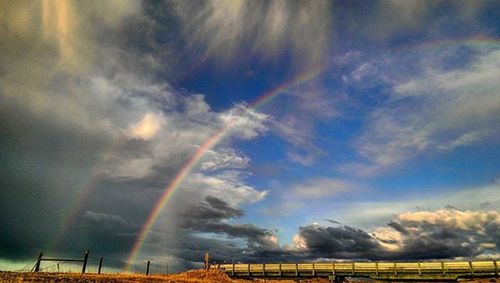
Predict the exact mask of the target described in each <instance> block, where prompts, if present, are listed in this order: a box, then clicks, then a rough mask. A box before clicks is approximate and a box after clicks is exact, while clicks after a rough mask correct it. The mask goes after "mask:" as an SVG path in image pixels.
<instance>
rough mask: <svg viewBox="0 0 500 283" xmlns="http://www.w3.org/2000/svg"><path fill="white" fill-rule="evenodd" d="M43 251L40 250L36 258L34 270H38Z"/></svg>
mask: <svg viewBox="0 0 500 283" xmlns="http://www.w3.org/2000/svg"><path fill="white" fill-rule="evenodd" d="M42 256H43V252H40V254H39V255H38V258H37V259H36V264H35V272H38V271H40V262H41V261H42Z"/></svg>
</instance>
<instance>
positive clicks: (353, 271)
mask: <svg viewBox="0 0 500 283" xmlns="http://www.w3.org/2000/svg"><path fill="white" fill-rule="evenodd" d="M355 273H356V271H355V270H354V261H353V262H352V275H354V274H355Z"/></svg>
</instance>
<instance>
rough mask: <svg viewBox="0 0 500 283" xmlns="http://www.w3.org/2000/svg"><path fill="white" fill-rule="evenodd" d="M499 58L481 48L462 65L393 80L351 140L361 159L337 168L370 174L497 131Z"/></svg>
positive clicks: (499, 82)
mask: <svg viewBox="0 0 500 283" xmlns="http://www.w3.org/2000/svg"><path fill="white" fill-rule="evenodd" d="M498 62H500V51H491V52H487V53H482V54H481V55H478V57H477V58H476V60H475V61H473V62H472V63H471V64H470V65H468V66H466V67H465V68H463V69H458V70H449V71H438V70H434V69H431V70H428V71H427V72H426V73H424V74H423V75H422V76H420V77H418V78H414V79H411V80H408V81H406V82H404V83H400V84H398V85H396V86H395V87H394V90H395V93H394V94H393V96H392V98H391V100H390V101H388V102H387V103H385V104H383V105H382V106H381V107H379V108H377V109H375V110H374V111H373V112H372V113H371V114H370V116H369V121H368V124H367V126H366V127H365V130H364V132H363V133H362V135H361V137H360V138H358V139H357V140H356V141H355V144H354V145H355V148H356V149H357V151H358V152H359V153H360V155H361V156H362V157H363V158H365V160H366V163H362V162H361V163H359V162H355V163H351V164H344V165H341V166H339V168H338V169H339V170H341V171H343V172H349V170H352V171H354V172H350V173H352V174H358V175H362V174H363V173H364V174H373V173H377V172H380V171H382V170H383V169H385V168H387V167H390V166H392V165H394V164H397V163H400V162H403V161H405V160H408V159H411V158H414V157H416V156H418V155H420V154H422V153H427V152H432V153H438V154H439V153H442V152H443V151H452V150H454V149H455V148H457V147H465V146H469V145H472V144H474V143H479V142H482V141H484V140H486V139H490V138H492V137H494V136H497V135H498V133H499V132H500V128H499V124H498V123H497V121H498V120H500V95H499V91H498V90H499V89H500V81H499V80H498V79H497V78H498V77H500V65H499V64H498ZM492 141H493V140H492ZM493 142H494V141H493ZM356 170H358V171H356Z"/></svg>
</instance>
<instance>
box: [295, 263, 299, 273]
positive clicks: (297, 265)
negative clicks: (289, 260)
mask: <svg viewBox="0 0 500 283" xmlns="http://www.w3.org/2000/svg"><path fill="white" fill-rule="evenodd" d="M295 276H299V264H298V263H296V264H295Z"/></svg>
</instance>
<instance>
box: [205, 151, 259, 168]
mask: <svg viewBox="0 0 500 283" xmlns="http://www.w3.org/2000/svg"><path fill="white" fill-rule="evenodd" d="M205 156H206V157H205V159H206V160H205V161H202V163H201V170H207V171H213V170H218V169H222V168H233V169H234V168H244V167H246V166H247V164H248V162H250V159H249V158H248V157H247V156H245V155H243V154H242V153H238V152H236V150H234V149H232V148H220V149H214V150H210V151H207V153H206V154H205Z"/></svg>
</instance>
